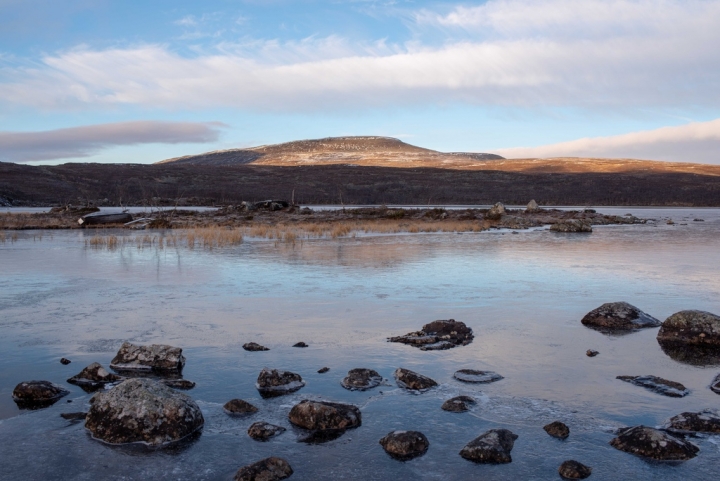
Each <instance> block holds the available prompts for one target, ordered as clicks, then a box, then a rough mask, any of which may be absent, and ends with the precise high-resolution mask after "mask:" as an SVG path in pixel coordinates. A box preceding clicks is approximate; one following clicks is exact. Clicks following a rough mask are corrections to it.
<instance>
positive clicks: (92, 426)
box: [85, 379, 205, 446]
mask: <svg viewBox="0 0 720 481" xmlns="http://www.w3.org/2000/svg"><path fill="white" fill-rule="evenodd" d="M204 423H205V420H204V418H203V415H202V412H201V411H200V408H199V407H198V405H197V404H195V401H193V400H192V399H191V398H190V397H189V396H187V395H186V394H183V393H180V392H178V391H176V390H174V389H171V388H169V387H167V386H165V385H164V384H162V383H160V382H157V381H153V380H151V379H128V380H126V381H123V382H121V383H120V384H118V385H117V386H115V387H114V388H113V389H111V390H109V391H106V392H99V393H97V394H95V396H93V398H92V399H91V407H90V411H89V412H88V415H87V418H86V420H85V428H86V429H87V430H88V431H90V433H91V434H92V436H93V438H95V439H99V440H101V441H104V442H106V443H108V444H126V443H144V444H148V445H150V446H163V445H165V444H169V443H173V442H175V441H179V440H181V439H183V438H185V437H187V436H190V435H191V434H193V433H195V432H197V431H198V430H200V429H201V428H202V427H203V424H204Z"/></svg>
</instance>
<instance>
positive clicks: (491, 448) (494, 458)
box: [460, 429, 518, 464]
mask: <svg viewBox="0 0 720 481" xmlns="http://www.w3.org/2000/svg"><path fill="white" fill-rule="evenodd" d="M517 438H518V437H517V434H513V433H512V431H509V430H507V429H491V430H490V431H487V432H486V433H484V434H482V435H481V436H478V437H477V438H475V439H473V440H472V441H470V442H469V443H467V444H466V445H465V447H464V448H462V450H461V451H460V456H462V457H463V458H465V459H467V460H470V461H473V462H476V463H489V464H503V463H510V462H512V457H511V456H510V451H512V448H513V445H514V444H515V440H516V439H517Z"/></svg>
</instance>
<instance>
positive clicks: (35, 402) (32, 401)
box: [12, 381, 70, 409]
mask: <svg viewBox="0 0 720 481" xmlns="http://www.w3.org/2000/svg"><path fill="white" fill-rule="evenodd" d="M68 394H70V391H68V390H67V389H65V388H64V387H62V386H58V385H57V384H55V383H52V382H50V381H25V382H21V383H19V384H18V385H17V386H15V389H13V393H12V398H13V401H15V403H16V404H17V405H18V407H19V408H21V409H34V408H43V407H47V406H50V405H51V404H54V403H55V402H57V400H58V399H60V398H61V397H63V396H66V395H68Z"/></svg>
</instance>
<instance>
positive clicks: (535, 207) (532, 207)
mask: <svg viewBox="0 0 720 481" xmlns="http://www.w3.org/2000/svg"><path fill="white" fill-rule="evenodd" d="M539 210H540V206H538V203H537V202H535V199H533V200H531V201H530V202H528V205H527V208H526V209H525V212H529V213H535V212H537V211H539Z"/></svg>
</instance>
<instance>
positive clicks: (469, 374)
mask: <svg viewBox="0 0 720 481" xmlns="http://www.w3.org/2000/svg"><path fill="white" fill-rule="evenodd" d="M453 377H454V378H455V379H457V380H458V381H462V382H468V383H477V384H485V383H490V382H495V381H499V380H500V379H503V377H502V376H501V375H500V374H498V373H496V372H493V371H476V370H475V369H460V370H459V371H455V374H453Z"/></svg>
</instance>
